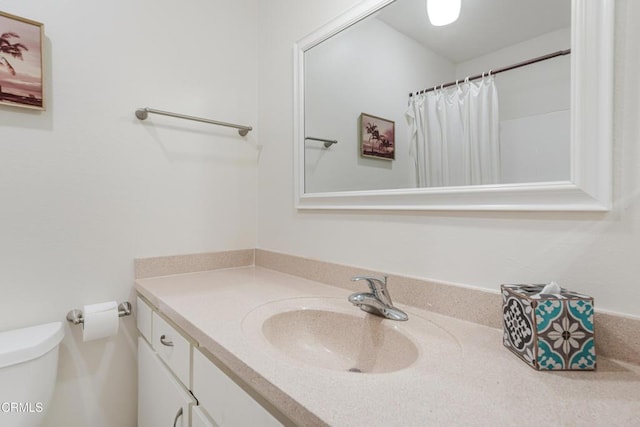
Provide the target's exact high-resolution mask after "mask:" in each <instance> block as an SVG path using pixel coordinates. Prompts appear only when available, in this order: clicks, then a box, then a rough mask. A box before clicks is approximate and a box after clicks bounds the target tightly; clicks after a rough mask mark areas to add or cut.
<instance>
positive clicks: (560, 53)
mask: <svg viewBox="0 0 640 427" xmlns="http://www.w3.org/2000/svg"><path fill="white" fill-rule="evenodd" d="M570 53H571V49H566V50H559V51H557V52H553V53H548V54H546V55H542V56H538V57H537V58H533V59H529V60H527V61H522V62H518V63H517V64H513V65H509V66H507V67H503V68H498V69H497V70H490V71H489V73H486V72H485V73H482V74H477V75H475V76H471V77H469V80H477V79H480V78H482V77H484V75H485V74H500V73H503V72H505V71H510V70H514V69H516V68H520V67H524V66H526V65H531V64H535V63H536V62H541V61H546V60H547V59H551V58H555V57H558V56H563V55H568V54H570ZM464 80H466V79H463V80H456V81H455V82H449V83H445V84H442V85H438V86H435V87H432V88H429V89H423V90H421V91H418V92H415V95H420V94H423V93H427V92H432V91H433V90H435V89H438V88H440V89H443V88H445V87H449V86H453V85H456V84H458V83H460V82H461V81H464ZM413 95H414V93H413V92H411V93H409V97H412V96H413Z"/></svg>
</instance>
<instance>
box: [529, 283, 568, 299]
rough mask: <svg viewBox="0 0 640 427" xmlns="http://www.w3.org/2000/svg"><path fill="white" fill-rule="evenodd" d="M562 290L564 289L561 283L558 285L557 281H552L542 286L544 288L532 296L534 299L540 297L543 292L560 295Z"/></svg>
mask: <svg viewBox="0 0 640 427" xmlns="http://www.w3.org/2000/svg"><path fill="white" fill-rule="evenodd" d="M560 292H562V289H561V288H560V285H558V284H557V283H556V282H553V281H552V282H551V283H548V284H546V285H545V286H544V288H542V290H541V291H540V293H537V294H534V295H531V298H533V299H540V295H542V294H547V295H549V294H554V295H560Z"/></svg>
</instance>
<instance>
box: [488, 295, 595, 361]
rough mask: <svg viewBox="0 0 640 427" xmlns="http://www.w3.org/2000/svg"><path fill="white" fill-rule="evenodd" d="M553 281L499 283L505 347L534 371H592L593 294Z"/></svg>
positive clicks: (593, 349) (593, 348) (593, 350)
mask: <svg viewBox="0 0 640 427" xmlns="http://www.w3.org/2000/svg"><path fill="white" fill-rule="evenodd" d="M552 285H554V286H555V288H553V289H555V290H556V291H558V293H555V292H554V293H546V292H549V287H547V288H546V289H545V293H542V290H543V288H545V286H544V285H502V286H500V288H501V290H502V314H503V316H502V317H503V319H504V345H505V347H507V348H508V349H509V350H511V351H512V352H514V353H515V354H516V355H518V357H520V358H521V359H522V360H524V361H525V362H526V363H527V364H529V365H530V366H531V367H533V368H534V369H538V370H563V371H566V370H593V369H595V368H596V350H595V340H594V336H593V298H591V297H589V296H587V295H582V294H578V293H576V292H570V291H567V290H566V289H560V287H558V286H557V285H555V284H552ZM552 285H550V286H552Z"/></svg>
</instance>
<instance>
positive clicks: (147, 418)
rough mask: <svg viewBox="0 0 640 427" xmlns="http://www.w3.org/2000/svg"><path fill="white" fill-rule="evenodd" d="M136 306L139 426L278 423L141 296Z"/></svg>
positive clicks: (250, 426) (265, 425)
mask: <svg viewBox="0 0 640 427" xmlns="http://www.w3.org/2000/svg"><path fill="white" fill-rule="evenodd" d="M137 305H138V309H137V314H136V315H137V325H138V330H139V331H140V334H141V336H140V337H138V427H162V426H168V427H171V426H175V427H254V426H255V427H272V426H273V427H275V426H282V424H281V423H280V422H279V421H278V420H277V419H276V418H275V417H273V416H272V415H271V414H270V413H269V412H268V411H267V410H266V409H264V408H263V407H262V406H261V405H260V404H259V403H258V402H256V401H255V400H254V399H253V398H252V397H251V396H250V395H249V394H247V393H246V392H245V391H244V390H243V389H242V388H241V387H240V386H238V385H237V384H236V383H235V382H234V381H233V380H231V379H230V378H229V377H228V376H227V375H226V374H225V373H223V372H222V371H221V370H220V369H219V368H218V367H217V366H216V365H214V364H213V363H212V362H211V361H210V360H209V359H208V358H207V357H206V356H204V355H203V354H202V353H201V352H200V351H199V350H197V349H194V348H193V346H192V345H191V342H190V340H189V339H188V338H186V337H185V336H183V335H182V334H181V333H180V332H178V330H176V328H174V327H173V326H172V325H171V324H170V323H169V322H168V321H167V320H165V319H164V318H163V317H162V316H161V315H160V314H159V313H158V312H157V311H155V310H153V309H152V308H151V306H150V305H149V304H147V303H146V301H145V300H143V299H142V298H138V299H137ZM147 341H148V342H147ZM189 390H191V391H189ZM196 399H197V400H196Z"/></svg>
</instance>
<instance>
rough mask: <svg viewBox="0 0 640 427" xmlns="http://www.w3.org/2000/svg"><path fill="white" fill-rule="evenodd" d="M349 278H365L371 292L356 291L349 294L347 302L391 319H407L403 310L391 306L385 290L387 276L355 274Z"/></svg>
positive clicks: (354, 279)
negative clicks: (380, 277)
mask: <svg viewBox="0 0 640 427" xmlns="http://www.w3.org/2000/svg"><path fill="white" fill-rule="evenodd" d="M351 280H353V281H357V280H366V281H367V284H368V285H369V288H370V289H371V292H358V293H355V294H351V295H349V302H350V303H351V304H353V305H355V306H356V307H359V308H360V309H361V310H363V311H366V312H367V313H371V314H375V315H376V316H381V317H385V318H387V319H391V320H401V321H404V320H408V319H409V316H408V315H407V313H405V312H404V311H402V310H400V309H399V308H396V307H394V306H393V303H392V302H391V296H390V295H389V292H388V291H387V277H386V276H385V277H384V278H383V279H379V278H377V277H365V276H356V277H354V278H352V279H351Z"/></svg>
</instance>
